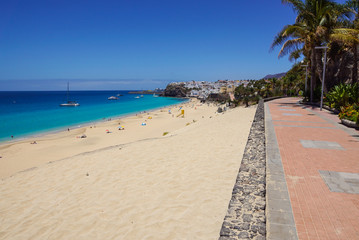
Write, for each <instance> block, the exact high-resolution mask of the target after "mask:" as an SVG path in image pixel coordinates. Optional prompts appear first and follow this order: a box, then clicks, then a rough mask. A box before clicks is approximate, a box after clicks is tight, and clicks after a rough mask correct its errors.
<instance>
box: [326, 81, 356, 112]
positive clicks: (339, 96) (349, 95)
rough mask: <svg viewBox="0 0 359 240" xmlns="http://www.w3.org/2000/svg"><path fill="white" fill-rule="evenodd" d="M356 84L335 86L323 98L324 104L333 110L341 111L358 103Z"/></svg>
mask: <svg viewBox="0 0 359 240" xmlns="http://www.w3.org/2000/svg"><path fill="white" fill-rule="evenodd" d="M358 91H359V87H358V84H357V83H355V84H343V83H341V84H339V85H336V86H335V87H334V88H333V89H332V90H331V91H330V92H329V93H327V95H326V97H325V102H326V103H327V104H328V105H329V106H330V107H331V108H335V109H341V107H345V106H348V105H351V104H354V103H358V96H359V93H358Z"/></svg>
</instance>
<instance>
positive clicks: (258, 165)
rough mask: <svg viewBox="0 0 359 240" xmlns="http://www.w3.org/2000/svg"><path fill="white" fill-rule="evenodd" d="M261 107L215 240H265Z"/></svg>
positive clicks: (264, 162)
mask: <svg viewBox="0 0 359 240" xmlns="http://www.w3.org/2000/svg"><path fill="white" fill-rule="evenodd" d="M265 189H266V156H265V129H264V104H263V100H261V101H260V102H259V104H258V107H257V111H256V114H255V116H254V120H253V123H252V127H251V130H250V133H249V136H248V141H247V145H246V148H245V150H244V154H243V159H242V163H241V167H240V169H239V173H238V176H237V179H236V183H235V185H234V188H233V192H232V199H231V201H230V203H229V206H228V210H227V214H226V216H225V218H224V221H223V225H222V229H221V232H220V237H219V240H236V239H257V240H259V239H261V240H264V239H265V237H266V217H265V208H266V200H265V194H266V190H265Z"/></svg>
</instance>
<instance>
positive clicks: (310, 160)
mask: <svg viewBox="0 0 359 240" xmlns="http://www.w3.org/2000/svg"><path fill="white" fill-rule="evenodd" d="M298 101H299V99H298V98H284V99H277V100H274V101H271V102H268V106H269V110H270V114H271V117H272V121H273V125H274V130H275V133H276V137H277V141H278V146H279V151H280V154H281V158H282V163H283V168H284V172H285V178H286V181H287V186H288V191H289V195H290V200H291V204H292V209H293V215H294V220H295V224H296V228H297V233H298V237H299V239H358V240H359V194H349V193H338V192H331V191H330V189H329V188H328V186H327V185H326V183H325V182H324V181H323V179H322V177H321V176H320V174H319V170H326V171H336V172H349V173H359V139H358V138H357V137H355V136H352V135H351V134H349V133H348V132H346V131H344V130H342V129H341V128H340V127H339V126H338V125H337V124H336V123H339V119H338V118H337V116H336V115H334V114H331V113H330V112H328V111H326V110H324V109H323V111H322V112H321V111H319V109H318V108H313V107H306V106H303V105H298V104H296V103H297V102H298ZM283 109H292V110H294V111H288V110H287V111H283ZM284 113H287V114H284ZM288 113H289V114H300V116H290V115H289V116H288ZM327 119H329V120H330V121H328V120H327ZM353 131H354V130H353ZM354 135H358V136H359V131H355V134H354ZM300 140H315V141H329V142H337V143H339V144H340V145H341V146H342V147H343V148H344V150H334V149H315V148H304V147H303V146H302V144H301V143H300Z"/></svg>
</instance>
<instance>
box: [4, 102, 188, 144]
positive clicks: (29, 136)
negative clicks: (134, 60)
mask: <svg viewBox="0 0 359 240" xmlns="http://www.w3.org/2000/svg"><path fill="white" fill-rule="evenodd" d="M182 99H186V101H183V102H180V103H175V104H171V105H167V106H163V107H158V108H151V109H150V110H144V111H139V112H133V113H124V114H123V115H115V116H113V117H110V118H105V119H103V118H102V119H101V120H92V121H89V122H84V123H82V124H81V123H80V125H79V124H75V125H67V126H62V127H59V128H56V129H52V130H43V131H39V132H37V133H29V134H25V135H22V136H20V137H19V138H16V139H10V140H1V139H0V150H1V147H2V146H3V145H8V144H11V143H17V142H22V141H26V140H28V139H33V138H42V137H46V136H47V135H52V134H57V133H61V132H66V131H67V129H68V128H69V129H70V130H76V129H79V128H85V127H89V126H91V125H96V124H101V123H104V122H108V121H109V119H111V121H114V120H119V119H121V118H127V117H131V116H135V115H137V114H141V113H142V112H154V111H157V110H160V109H162V108H167V107H171V106H177V105H180V104H185V103H187V102H190V101H191V100H192V99H191V98H182Z"/></svg>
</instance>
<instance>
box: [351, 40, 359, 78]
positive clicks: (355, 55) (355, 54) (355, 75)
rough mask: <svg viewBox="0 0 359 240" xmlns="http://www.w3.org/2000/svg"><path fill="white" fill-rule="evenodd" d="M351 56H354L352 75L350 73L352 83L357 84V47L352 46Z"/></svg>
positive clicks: (355, 45)
mask: <svg viewBox="0 0 359 240" xmlns="http://www.w3.org/2000/svg"><path fill="white" fill-rule="evenodd" d="M353 54H354V63H353V73H352V83H355V82H358V83H359V79H358V46H357V44H354V46H353Z"/></svg>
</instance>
